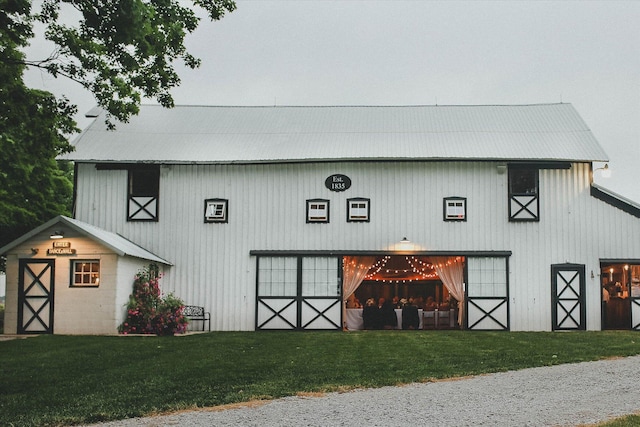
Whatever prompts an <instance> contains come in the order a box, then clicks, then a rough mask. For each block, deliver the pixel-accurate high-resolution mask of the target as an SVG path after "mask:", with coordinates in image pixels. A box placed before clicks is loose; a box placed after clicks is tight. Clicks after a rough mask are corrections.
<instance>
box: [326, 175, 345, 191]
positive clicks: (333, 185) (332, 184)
mask: <svg viewBox="0 0 640 427" xmlns="http://www.w3.org/2000/svg"><path fill="white" fill-rule="evenodd" d="M324 185H325V187H327V188H328V189H329V190H331V191H345V190H348V189H349V187H351V178H349V177H348V176H346V175H342V174H335V175H331V176H329V177H328V178H327V179H326V180H325V181H324Z"/></svg>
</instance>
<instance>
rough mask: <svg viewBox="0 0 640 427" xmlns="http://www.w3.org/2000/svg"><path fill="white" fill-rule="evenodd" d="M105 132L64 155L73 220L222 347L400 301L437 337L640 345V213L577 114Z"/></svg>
mask: <svg viewBox="0 0 640 427" xmlns="http://www.w3.org/2000/svg"><path fill="white" fill-rule="evenodd" d="M104 118H105V117H104V115H103V113H100V112H97V113H96V114H95V121H94V122H93V123H92V124H91V125H90V126H89V127H88V128H87V129H86V130H85V131H84V132H83V133H82V134H81V135H80V136H79V137H78V138H77V140H76V141H75V143H74V144H75V146H76V151H75V152H73V153H71V154H70V155H69V156H68V158H69V159H71V160H73V161H75V165H76V174H75V176H76V183H75V193H76V197H75V207H74V208H75V212H74V216H75V218H76V219H77V220H80V221H82V222H84V223H88V224H92V225H93V226H96V227H99V228H100V229H103V230H108V231H109V232H113V233H117V234H118V235H121V236H124V237H126V239H128V240H130V241H132V242H135V243H136V244H137V245H139V246H140V247H142V248H145V250H147V251H149V253H151V254H155V256H157V257H159V258H160V259H162V260H166V264H164V265H165V275H164V278H163V280H162V286H163V288H164V289H165V290H166V291H171V292H173V293H175V294H176V295H177V296H179V297H181V298H182V299H183V300H184V301H185V302H186V303H187V304H192V305H199V306H203V307H205V308H206V310H207V311H210V312H211V317H212V322H211V327H212V329H214V330H261V329H296V330H297V329H342V328H349V329H353V328H360V327H362V318H361V316H362V310H361V309H359V308H351V307H354V306H355V305H354V304H356V303H354V297H357V298H358V299H359V300H362V302H364V299H369V298H380V297H384V298H386V299H387V300H389V299H392V298H393V297H396V296H397V297H400V298H402V297H404V298H414V300H415V301H420V304H419V305H421V307H420V308H421V310H420V314H421V316H420V318H421V319H420V320H421V322H420V326H421V327H425V328H426V327H431V326H436V325H435V324H434V323H435V322H434V323H432V322H431V320H432V319H429V318H428V316H432V315H433V314H431V313H428V310H425V311H423V310H422V308H423V307H422V303H423V300H424V299H427V298H429V297H431V298H433V299H435V300H436V302H437V303H439V304H441V306H440V310H439V314H438V316H442V318H441V319H440V320H439V322H438V323H437V324H438V325H439V326H440V327H442V326H443V325H447V326H448V327H451V326H453V325H456V324H458V323H459V327H462V328H467V329H472V330H512V331H520V330H533V331H551V330H584V329H588V330H600V329H608V328H613V329H640V206H639V205H638V204H636V203H633V202H631V201H629V200H625V199H623V198H622V197H620V196H618V195H616V194H613V193H612V192H610V191H608V190H606V189H604V188H601V187H599V186H597V185H595V184H594V183H593V174H594V170H593V162H596V161H597V162H602V161H606V160H607V156H606V154H605V153H604V151H603V150H602V148H601V147H600V145H599V144H598V142H597V141H596V139H595V138H594V136H593V135H592V133H591V131H590V130H589V128H588V126H587V125H586V124H585V123H584V121H583V120H582V119H581V118H580V116H579V115H578V113H577V112H576V111H575V109H574V108H573V107H572V106H571V105H570V104H544V105H518V106H398V107H382V106H375V107H372V106H369V107H366V106H355V107H350V106H344V107H200V106H179V107H176V108H174V109H164V108H161V107H158V106H143V108H142V109H141V112H140V114H139V116H137V117H134V118H133V119H132V120H131V122H130V123H126V124H124V123H121V124H118V125H117V130H116V131H108V130H107V128H106V126H105V124H104ZM10 246H11V245H10ZM0 251H4V252H6V248H2V249H0ZM41 255H42V254H40V256H41ZM37 256H39V255H33V254H29V253H20V254H15V259H20V258H23V257H37ZM11 268H16V269H17V268H18V266H17V265H16V266H12V267H11ZM102 271H103V272H104V268H103V270H102ZM9 277H11V276H9ZM131 280H132V279H129V282H131ZM100 283H101V286H102V283H103V282H100ZM15 285H16V284H14V283H8V284H7V288H8V294H9V288H11V286H15ZM61 286H67V284H65V283H63V284H61ZM56 301H57V300H56ZM12 303H15V304H17V302H16V301H14V302H12ZM7 304H8V305H9V301H8V302H7ZM445 304H449V306H448V307H446V310H445V307H444V305H445ZM346 307H349V308H346ZM444 316H448V318H445V317H444ZM398 319H399V320H398V326H400V322H401V318H400V315H399V318H398ZM423 320H424V322H423ZM53 330H54V331H57V330H56V329H55V328H54V329H53Z"/></svg>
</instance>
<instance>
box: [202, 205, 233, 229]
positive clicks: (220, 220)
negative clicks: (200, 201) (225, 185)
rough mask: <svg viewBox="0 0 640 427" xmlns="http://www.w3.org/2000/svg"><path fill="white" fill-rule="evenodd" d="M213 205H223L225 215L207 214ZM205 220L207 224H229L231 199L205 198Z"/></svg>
mask: <svg viewBox="0 0 640 427" xmlns="http://www.w3.org/2000/svg"><path fill="white" fill-rule="evenodd" d="M211 205H223V206H224V215H223V217H222V218H217V217H215V216H214V217H209V216H207V210H208V209H209V206H211ZM204 222H205V223H206V224H227V223H228V222H229V200H228V199H205V201H204Z"/></svg>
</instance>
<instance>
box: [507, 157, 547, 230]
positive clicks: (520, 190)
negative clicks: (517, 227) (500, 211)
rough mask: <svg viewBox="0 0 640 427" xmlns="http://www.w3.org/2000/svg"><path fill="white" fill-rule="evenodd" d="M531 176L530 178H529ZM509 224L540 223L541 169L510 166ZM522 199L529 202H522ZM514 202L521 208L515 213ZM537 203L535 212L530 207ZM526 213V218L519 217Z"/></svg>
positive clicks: (518, 165) (528, 166)
mask: <svg viewBox="0 0 640 427" xmlns="http://www.w3.org/2000/svg"><path fill="white" fill-rule="evenodd" d="M527 175H529V176H527ZM507 185H508V192H509V198H508V204H509V222H539V221H540V167H539V166H537V165H530V164H521V165H520V164H510V165H509V167H508V174H507ZM521 198H529V201H528V202H526V203H524V204H523V202H521V200H522V199H521ZM512 201H513V202H515V203H517V204H518V205H519V206H520V209H518V210H517V211H515V212H514V211H513V209H512ZM532 203H535V205H533V206H535V212H533V211H532V209H530V208H529V207H530V206H532ZM521 213H524V217H519V216H520V214H521Z"/></svg>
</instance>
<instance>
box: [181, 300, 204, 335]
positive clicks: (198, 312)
mask: <svg viewBox="0 0 640 427" xmlns="http://www.w3.org/2000/svg"><path fill="white" fill-rule="evenodd" d="M182 314H184V316H185V317H187V318H188V319H189V323H191V322H192V321H194V320H196V321H201V322H202V330H203V331H204V323H205V322H207V323H208V329H207V330H208V331H211V315H210V313H209V312H208V311H204V307H200V306H197V305H185V306H184V309H183V310H182Z"/></svg>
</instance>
